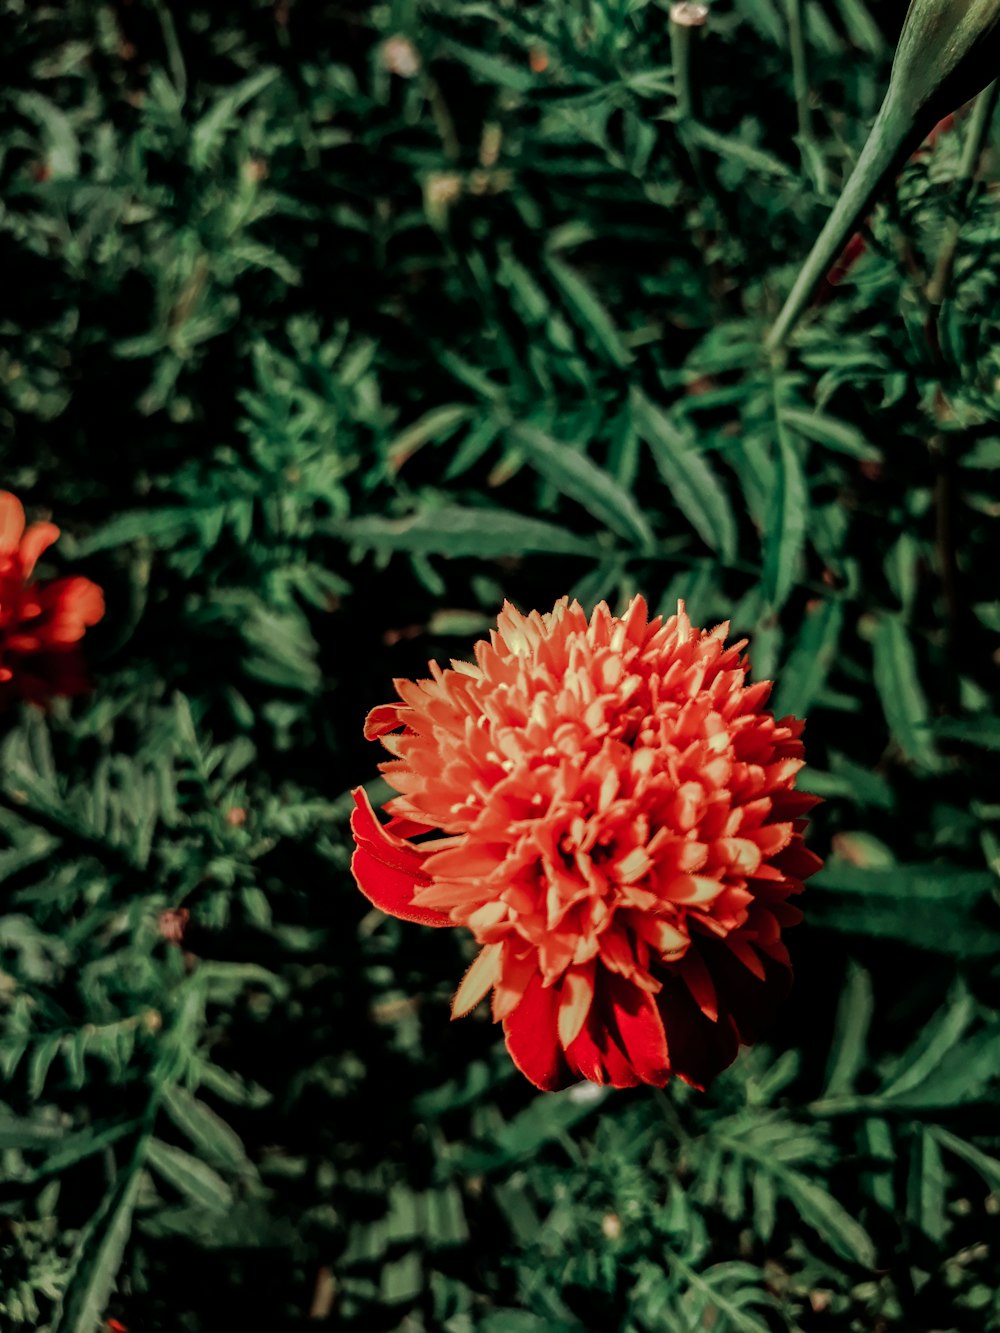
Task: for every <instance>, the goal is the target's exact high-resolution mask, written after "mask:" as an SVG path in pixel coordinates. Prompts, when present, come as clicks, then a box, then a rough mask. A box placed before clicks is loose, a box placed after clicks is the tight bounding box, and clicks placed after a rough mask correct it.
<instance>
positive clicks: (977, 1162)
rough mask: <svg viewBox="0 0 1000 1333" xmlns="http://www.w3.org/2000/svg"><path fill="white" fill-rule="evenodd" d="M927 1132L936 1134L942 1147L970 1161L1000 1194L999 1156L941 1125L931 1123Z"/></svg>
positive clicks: (989, 1186) (988, 1184) (994, 1190)
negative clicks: (985, 1151)
mask: <svg viewBox="0 0 1000 1333" xmlns="http://www.w3.org/2000/svg"><path fill="white" fill-rule="evenodd" d="M927 1132H928V1133H930V1134H932V1135H933V1136H934V1138H935V1139H936V1140H937V1142H938V1144H939V1145H940V1146H941V1147H942V1148H945V1149H947V1150H948V1152H953V1153H954V1154H955V1156H956V1157H960V1158H961V1159H962V1161H963V1162H966V1163H968V1165H969V1166H971V1167H972V1169H973V1171H976V1172H978V1173H979V1175H980V1176H982V1178H983V1180H985V1182H986V1184H987V1187H988V1188H989V1189H990V1190H991V1191H993V1192H994V1193H998V1194H1000V1161H998V1160H997V1158H995V1157H990V1156H989V1155H988V1154H987V1153H984V1152H982V1151H981V1150H980V1149H979V1148H977V1147H976V1146H975V1144H972V1143H967V1142H966V1141H965V1139H960V1138H959V1137H958V1135H957V1134H952V1133H951V1131H950V1130H947V1129H944V1128H943V1127H942V1126H941V1125H929V1126H928V1128H927Z"/></svg>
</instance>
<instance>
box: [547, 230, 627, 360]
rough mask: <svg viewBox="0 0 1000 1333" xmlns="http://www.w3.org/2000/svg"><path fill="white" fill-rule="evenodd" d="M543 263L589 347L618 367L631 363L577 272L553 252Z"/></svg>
mask: <svg viewBox="0 0 1000 1333" xmlns="http://www.w3.org/2000/svg"><path fill="white" fill-rule="evenodd" d="M546 267H547V268H548V270H549V272H550V273H551V274H552V277H553V278H554V280H555V283H556V286H557V287H558V288H559V289H560V291H561V292H562V295H563V300H564V301H565V302H566V304H567V306H568V307H569V309H570V312H571V313H572V315H573V318H574V319H575V321H576V323H577V325H578V326H579V328H580V329H581V330H582V331H583V332H584V333H585V334H586V335H587V338H588V342H589V345H590V346H591V348H592V349H593V350H595V351H597V352H600V353H603V355H604V357H605V358H606V359H607V360H608V361H610V362H611V364H612V365H613V366H617V367H618V369H619V370H624V369H625V368H626V366H629V365H631V363H632V353H631V352H630V351H629V349H628V348H627V347H626V346H625V344H624V343H623V342H622V337H621V334H620V333H619V332H618V330H617V329H616V328H615V325H614V321H613V320H612V318H611V316H610V315H609V314H608V312H607V310H606V309H605V308H604V306H603V305H602V304H601V302H600V301H599V300H598V299H597V297H596V296H595V294H594V293H593V292H592V291H591V289H590V287H589V286H588V285H587V283H586V282H584V280H583V278H581V277H580V275H579V273H576V272H575V271H574V270H573V269H572V268H570V266H569V265H568V264H564V263H563V262H562V260H561V259H556V257H555V256H554V255H550V256H549V257H548V259H547V260H546Z"/></svg>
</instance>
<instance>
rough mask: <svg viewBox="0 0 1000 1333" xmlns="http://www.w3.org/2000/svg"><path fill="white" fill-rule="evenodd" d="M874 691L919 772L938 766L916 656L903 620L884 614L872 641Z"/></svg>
mask: <svg viewBox="0 0 1000 1333" xmlns="http://www.w3.org/2000/svg"><path fill="white" fill-rule="evenodd" d="M874 655H875V688H876V690H877V691H878V695H879V698H880V699H881V701H882V711H883V712H884V713H885V719H886V722H887V723H888V724H889V731H890V733H891V735H892V738H893V740H894V741H895V742H896V744H897V745H898V746H899V748H900V750H901V751H902V753H903V754H904V755H905V756H906V758H907V759H909V760H910V761H911V762H912V763H914V764H916V765H917V766H918V767H919V768H923V769H926V770H927V771H929V772H931V771H934V770H936V769H938V768H940V766H941V761H940V758H939V756H938V754H937V752H936V750H935V749H934V743H933V741H932V739H931V735H930V732H929V730H928V727H929V722H928V712H927V700H926V698H925V696H924V692H923V690H922V689H921V686H920V680H919V678H918V676H917V663H916V654H915V653H914V651H913V644H912V643H911V642H910V636H909V634H908V633H907V631H906V626H905V624H904V623H903V621H902V619H901V618H900V617H899V616H896V615H889V614H883V615H882V616H881V618H880V620H879V625H878V629H877V630H876V633H875V641H874Z"/></svg>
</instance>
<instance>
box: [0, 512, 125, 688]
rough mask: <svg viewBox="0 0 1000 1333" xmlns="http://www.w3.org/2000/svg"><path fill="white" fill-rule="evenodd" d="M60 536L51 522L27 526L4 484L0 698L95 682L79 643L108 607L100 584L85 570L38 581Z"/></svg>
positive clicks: (0, 558) (0, 516) (0, 537)
mask: <svg viewBox="0 0 1000 1333" xmlns="http://www.w3.org/2000/svg"><path fill="white" fill-rule="evenodd" d="M58 536H59V529H58V528H57V527H56V526H55V525H54V524H53V523H32V525H31V527H29V528H25V525H24V508H23V506H22V504H21V501H20V500H19V499H18V498H17V496H16V495H11V494H10V492H9V491H0V703H7V702H9V701H10V699H11V698H21V699H28V700H31V701H32V702H34V703H44V702H45V701H46V700H47V699H50V698H52V697H53V696H55V695H69V694H79V693H80V692H81V691H82V690H85V689H87V688H88V687H89V681H88V679H87V675H86V672H85V671H84V667H83V660H82V657H81V655H80V650H79V645H80V640H81V639H82V638H83V635H84V632H85V630H87V629H88V628H89V627H90V626H91V625H96V624H97V622H98V621H99V620H100V618H101V616H102V615H103V614H104V597H103V595H102V593H101V590H100V588H98V586H97V585H96V583H91V581H90V579H85V578H80V577H70V578H64V579H55V580H54V581H53V582H51V583H35V582H33V581H32V574H33V573H34V569H35V565H36V563H37V562H38V558H39V556H40V555H41V554H42V552H43V551H46V550H47V549H48V548H49V547H50V546H51V545H52V543H53V542H54V541H55V540H56V539H57V538H58Z"/></svg>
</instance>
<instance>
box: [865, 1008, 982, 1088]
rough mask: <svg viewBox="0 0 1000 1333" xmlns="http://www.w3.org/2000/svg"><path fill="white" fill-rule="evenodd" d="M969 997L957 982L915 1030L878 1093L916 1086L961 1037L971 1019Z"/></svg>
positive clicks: (971, 1009)
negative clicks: (945, 1000) (915, 1032)
mask: <svg viewBox="0 0 1000 1333" xmlns="http://www.w3.org/2000/svg"><path fill="white" fill-rule="evenodd" d="M973 1012H974V1011H973V1004H972V997H971V996H970V995H969V992H968V991H967V990H966V988H965V986H964V985H962V984H961V983H959V984H958V985H956V986H955V987H954V988H953V990H952V993H951V995H950V996H949V997H948V1004H947V1005H946V1006H943V1007H942V1008H941V1009H939V1010H938V1012H937V1013H936V1014H935V1015H934V1017H933V1019H932V1020H931V1021H930V1022H929V1023H927V1024H926V1025H925V1026H924V1028H923V1029H922V1031H921V1032H920V1033H919V1034H918V1036H917V1039H916V1040H915V1041H914V1042H913V1044H912V1046H910V1048H909V1050H908V1051H907V1052H906V1054H905V1055H904V1056H903V1058H902V1060H901V1061H900V1062H899V1064H898V1065H897V1066H896V1069H895V1071H894V1073H893V1075H892V1077H891V1078H890V1079H889V1080H888V1082H886V1083H885V1085H884V1086H883V1087H882V1088H881V1089H880V1090H879V1094H878V1095H879V1097H883V1098H891V1097H899V1096H901V1095H902V1094H903V1093H906V1092H910V1091H911V1090H912V1089H913V1088H916V1087H919V1086H920V1084H921V1083H923V1082H924V1080H925V1079H927V1078H928V1077H929V1076H930V1075H931V1074H932V1073H933V1072H934V1071H935V1070H936V1069H937V1067H938V1066H939V1065H940V1063H941V1061H942V1060H943V1059H944V1058H945V1056H946V1055H947V1054H948V1052H949V1051H950V1050H952V1049H953V1048H954V1047H955V1046H956V1045H958V1043H959V1042H960V1040H961V1037H962V1034H963V1033H964V1032H965V1030H966V1028H967V1027H968V1026H969V1024H970V1022H971V1021H972V1016H973Z"/></svg>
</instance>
